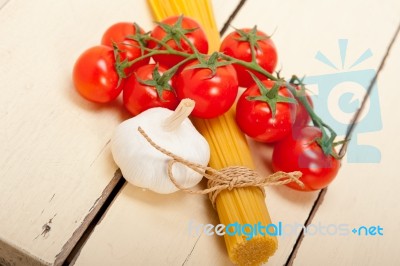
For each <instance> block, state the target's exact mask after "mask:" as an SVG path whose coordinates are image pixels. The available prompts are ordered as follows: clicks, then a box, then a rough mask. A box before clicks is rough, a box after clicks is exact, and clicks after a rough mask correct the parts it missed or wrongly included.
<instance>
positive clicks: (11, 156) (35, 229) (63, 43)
mask: <svg viewBox="0 0 400 266" xmlns="http://www.w3.org/2000/svg"><path fill="white" fill-rule="evenodd" d="M238 3H239V1H237V0H235V1H222V0H214V1H213V4H214V12H215V15H216V19H217V24H218V27H220V28H222V27H223V25H224V23H225V22H226V21H227V19H228V18H229V16H230V15H231V14H232V12H233V10H234V9H235V8H236V6H237V5H238ZM118 21H136V22H138V23H140V25H142V27H144V28H145V29H147V30H149V29H151V27H152V25H153V24H152V18H151V14H150V11H149V9H148V7H147V3H146V2H145V1H144V0H143V1H142V0H140V1H139V0H131V1H127V0H118V1H77V0H72V1H50V0H40V1H31V2H29V1H22V0H8V1H6V0H0V36H1V37H0V81H1V92H2V93H1V97H0V151H1V153H0V265H49V264H56V265H61V264H63V263H66V264H69V263H74V264H75V265H230V262H229V260H228V258H227V255H226V251H225V246H224V243H223V239H222V238H217V237H208V236H203V235H202V236H200V237H192V236H190V235H189V234H188V233H187V226H188V223H189V222H190V221H195V222H196V223H212V224H217V223H218V219H217V215H216V213H215V212H214V211H213V210H212V208H211V205H210V203H209V202H208V200H207V199H206V198H205V197H200V196H192V195H187V194H184V193H180V192H178V193H175V194H173V195H170V196H162V195H155V194H154V193H151V192H146V191H142V190H141V189H138V188H136V187H133V186H131V185H129V184H125V185H123V186H122V184H123V179H121V176H120V174H119V172H118V171H117V166H116V165H115V163H114V162H113V160H112V156H111V153H110V148H109V140H110V137H111V134H112V132H113V129H114V127H115V126H116V125H117V124H118V123H120V122H121V121H123V120H124V119H126V118H128V117H129V115H128V114H127V113H126V112H125V111H122V108H121V103H120V102H116V103H114V104H112V105H111V106H108V107H99V106H98V105H95V104H91V103H88V102H86V101H85V100H83V99H81V97H80V96H78V95H77V93H76V92H75V90H74V89H73V86H72V81H71V70H72V66H73V64H74V61H75V59H76V58H77V56H78V55H79V54H80V53H81V52H82V51H83V50H85V49H86V48H88V47H90V46H93V45H96V44H98V43H99V41H100V38H101V35H102V32H103V31H104V30H105V29H106V28H107V27H108V26H109V25H111V24H112V23H114V22H118ZM399 22H400V2H398V1H394V0H392V1H388V0H383V1H377V0H367V1H344V0H340V1H329V2H328V1H302V2H298V1H294V0H290V1H277V0H275V1H261V0H247V1H246V3H245V4H244V5H243V7H242V8H241V9H240V10H239V12H238V14H237V16H236V17H235V18H234V19H233V21H232V22H231V25H232V26H234V27H252V26H253V25H254V24H257V25H258V28H259V29H262V30H264V31H265V32H267V33H271V32H274V31H275V33H274V35H273V40H274V41H275V43H276V46H277V48H278V53H279V57H280V61H279V66H281V68H282V73H283V74H284V76H289V75H290V74H293V73H296V74H299V75H303V74H306V75H307V76H314V77H316V76H318V77H321V76H324V75H330V74H341V73H342V74H343V73H349V72H351V71H354V70H356V71H361V70H365V69H369V70H371V71H373V72H376V70H377V68H378V66H379V63H380V61H381V60H382V58H383V56H384V55H385V53H386V50H387V47H388V45H389V42H390V41H391V39H392V37H393V35H394V32H395V29H396V27H397V25H398V24H399ZM228 31H230V29H229V30H228ZM339 39H347V40H348V46H347V54H346V55H347V57H346V58H347V60H348V61H347V62H346V63H348V62H354V61H355V60H356V59H357V57H358V56H359V55H361V54H362V53H363V52H364V51H365V50H367V49H370V50H371V51H372V56H371V57H370V58H368V60H365V62H363V63H362V64H361V63H360V64H359V65H358V66H355V67H354V69H349V65H348V64H347V65H346V64H345V65H344V66H345V67H344V68H343V69H342V67H341V61H340V53H339V48H338V40H339ZM398 39H399V38H398ZM318 51H320V52H321V53H324V54H325V55H326V56H327V57H328V58H329V59H330V60H331V61H332V63H333V64H335V65H337V66H339V67H338V69H333V68H330V67H328V66H326V65H323V64H322V63H321V62H320V61H318V60H315V55H316V53H317V52H318ZM399 69H400V40H397V41H396V42H395V44H394V47H393V50H392V52H391V54H390V55H389V57H388V59H387V63H386V65H385V68H384V69H383V70H382V71H381V73H380V76H379V79H378V82H377V88H378V91H377V92H378V95H379V101H378V102H375V103H373V104H374V105H373V106H372V107H373V108H378V109H379V111H380V117H381V120H382V127H381V128H378V129H377V130H370V131H368V130H367V132H365V133H359V134H357V139H356V141H357V142H358V143H360V144H370V145H372V146H374V147H376V148H377V149H379V150H380V154H381V158H380V161H379V162H378V163H350V162H347V158H345V159H344V162H343V165H342V169H341V172H340V174H339V176H338V177H337V178H336V180H335V181H334V182H333V183H332V185H331V186H330V187H329V189H328V190H327V192H326V194H325V196H324V197H318V196H319V192H313V193H300V192H295V191H292V190H290V189H288V188H286V187H279V188H267V199H266V201H267V206H268V209H269V211H270V214H271V217H272V219H273V221H275V222H278V221H282V222H284V223H287V224H300V225H304V224H305V223H306V222H307V223H308V224H313V225H318V224H320V225H325V226H327V225H330V224H334V225H338V224H347V225H349V226H350V227H351V229H352V228H353V227H359V226H363V225H364V226H378V225H379V226H381V227H382V228H383V233H384V234H383V236H356V235H355V234H353V233H350V234H349V235H346V236H339V235H329V236H327V235H321V234H317V235H313V236H311V235H306V236H304V238H303V237H300V238H299V234H298V233H296V234H292V235H291V236H287V237H280V238H279V249H278V251H277V253H276V254H275V255H274V256H273V257H272V258H271V259H270V261H269V263H268V265H283V264H285V263H293V264H294V265H396V264H398V263H399V261H400V253H399V252H397V250H398V248H397V239H398V238H399V237H400V233H399V232H400V222H399V221H400V211H399V208H398V207H397V205H398V204H397V201H398V200H399V199H400V196H398V195H399V194H398V192H397V189H396V188H397V187H399V186H400V179H399V173H398V170H397V165H398V159H397V157H398V156H397V150H398V149H399V148H400V145H398V143H397V141H396V136H397V133H398V130H400V125H399V122H397V121H398V120H397V119H396V118H397V117H396V113H397V109H396V107H397V106H398V103H397V101H398V100H397V98H396V97H400V91H399V90H398V89H397V86H398V84H399V83H400V75H399ZM311 89H312V90H313V91H317V90H318V86H312V87H311ZM329 101H331V98H329ZM329 101H328V103H329ZM333 104H334V103H333ZM396 120H397V121H396ZM371 123H374V121H372V122H371ZM250 144H251V148H252V151H253V154H254V160H255V162H256V164H257V168H258V170H259V171H260V172H262V173H268V172H269V170H268V167H266V166H265V165H264V164H263V160H262V158H263V157H267V156H269V155H270V153H271V149H270V148H269V147H266V146H264V145H260V144H256V143H253V142H251V143H250ZM322 199H323V201H322ZM111 201H112V202H111ZM314 205H317V206H319V208H317V209H315V208H314V209H313V206H314ZM102 206H105V207H103V208H104V209H106V211H105V212H104V210H103V209H101V208H102ZM99 211H100V212H99ZM103 212H104V213H103ZM98 213H102V217H101V219H100V220H99V219H98V218H99V217H96V214H98ZM97 216H98V215H97ZM350 227H349V228H350Z"/></svg>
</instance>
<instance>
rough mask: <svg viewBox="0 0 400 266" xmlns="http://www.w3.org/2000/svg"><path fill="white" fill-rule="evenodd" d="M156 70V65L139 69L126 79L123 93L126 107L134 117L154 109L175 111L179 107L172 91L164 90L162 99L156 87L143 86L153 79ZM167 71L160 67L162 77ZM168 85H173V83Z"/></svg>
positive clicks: (159, 71)
mask: <svg viewBox="0 0 400 266" xmlns="http://www.w3.org/2000/svg"><path fill="white" fill-rule="evenodd" d="M155 68H156V65H155V64H150V65H145V66H142V67H139V68H138V69H137V70H136V71H135V74H134V75H132V76H130V77H128V78H127V79H126V82H125V86H124V92H123V99H124V105H125V107H126V109H128V111H129V112H131V113H132V114H133V115H137V114H140V113H141V112H143V111H145V110H147V109H149V108H153V107H164V108H168V109H171V110H175V108H176V107H177V106H178V103H179V101H178V99H177V97H176V96H175V94H174V92H173V91H172V90H166V89H164V90H162V92H161V96H162V98H160V97H159V95H158V92H157V89H156V87H155V86H151V85H146V84H143V82H146V81H149V80H152V79H153V77H154V76H153V72H154V70H155ZM165 71H166V69H165V68H164V67H161V66H158V73H159V74H160V75H162V74H163V73H164V72H165ZM168 84H169V85H171V81H169V82H168Z"/></svg>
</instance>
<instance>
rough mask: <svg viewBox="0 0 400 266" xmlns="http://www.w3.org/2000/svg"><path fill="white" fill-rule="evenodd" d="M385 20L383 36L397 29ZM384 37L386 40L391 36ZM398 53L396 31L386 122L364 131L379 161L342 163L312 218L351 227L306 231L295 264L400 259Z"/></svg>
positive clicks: (385, 93)
mask: <svg viewBox="0 0 400 266" xmlns="http://www.w3.org/2000/svg"><path fill="white" fill-rule="evenodd" d="M399 7H400V6H399V5H398V4H397V5H394V4H393V6H392V8H393V9H394V10H395V9H396V10H400V9H399ZM389 15H390V13H389ZM397 22H398V23H400V21H397ZM385 23H388V21H381V22H380V24H378V25H379V28H381V29H385V30H384V32H385V36H386V35H389V34H393V30H391V29H393V26H394V25H390V26H389V25H385ZM385 26H387V27H385ZM366 27H368V26H366ZM385 40H386V44H387V43H388V41H389V39H388V38H385ZM381 41H382V40H381ZM399 58H400V37H397V40H396V42H395V46H394V47H393V49H392V51H391V53H390V55H389V57H388V59H387V62H386V64H385V67H384V69H383V71H382V72H381V73H380V76H379V78H378V82H377V88H378V92H379V97H380V103H381V104H380V111H381V115H382V120H383V128H382V130H380V131H378V132H371V133H368V134H364V135H362V136H360V140H361V141H362V142H363V143H373V144H374V146H375V147H377V148H379V150H380V153H381V161H380V162H379V163H370V164H344V165H343V167H342V170H341V171H342V173H341V178H339V179H338V180H336V182H335V183H333V184H332V185H331V186H330V187H329V189H328V191H327V194H326V196H325V199H324V202H323V204H322V205H321V207H320V208H319V210H318V212H317V213H316V215H315V217H314V219H313V221H312V223H313V224H321V225H325V226H327V225H330V224H332V225H333V226H331V227H332V228H331V233H332V234H333V233H334V227H335V226H337V225H339V224H344V225H343V226H344V228H347V229H348V231H347V232H346V233H345V232H344V231H342V232H343V234H344V235H338V234H334V235H328V236H323V235H320V234H319V235H315V236H307V235H306V236H305V237H304V239H303V241H302V245H301V246H300V248H299V250H298V252H297V256H296V257H295V259H294V265H304V264H307V265H318V264H325V263H326V262H327V261H329V262H330V264H332V265H398V263H399V261H400V254H399V252H398V248H397V247H396V246H397V245H396V243H397V240H398V237H399V231H400V224H399V221H400V212H399V208H398V204H397V202H398V199H399V195H398V191H397V190H396V188H397V187H399V186H400V181H399V174H398V169H397V165H398V156H397V155H398V147H399V145H397V144H394V142H395V141H396V139H397V135H398V131H399V129H400V125H399V123H398V119H397V118H396V114H395V112H393V111H394V110H396V107H397V105H398V103H397V99H398V98H399V97H400V92H399V91H398V90H394V89H393V86H394V85H393V84H398V83H399V82H400V77H399V75H398V70H399V68H400V62H399V60H398V59H399ZM371 108H372V107H371ZM395 121H396V122H395ZM361 226H365V227H367V228H370V227H371V226H374V227H377V226H380V227H381V228H382V230H381V233H382V234H383V235H379V232H378V231H377V230H376V232H375V235H374V232H373V231H372V234H370V233H368V235H367V234H366V232H365V229H359V228H360V227H361ZM354 228H355V229H356V230H358V231H355V233H353V232H351V230H353V229H354ZM372 230H374V229H372ZM359 233H360V235H359ZM315 254H318V256H315Z"/></svg>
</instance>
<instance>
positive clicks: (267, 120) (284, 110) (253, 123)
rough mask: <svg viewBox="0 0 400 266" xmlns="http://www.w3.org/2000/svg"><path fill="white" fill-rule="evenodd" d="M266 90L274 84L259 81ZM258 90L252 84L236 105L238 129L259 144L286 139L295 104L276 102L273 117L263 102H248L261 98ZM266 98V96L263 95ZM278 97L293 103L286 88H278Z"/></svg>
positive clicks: (290, 127)
mask: <svg viewBox="0 0 400 266" xmlns="http://www.w3.org/2000/svg"><path fill="white" fill-rule="evenodd" d="M261 82H262V84H263V85H264V86H265V88H266V89H268V90H271V88H272V87H273V86H274V84H275V82H274V81H271V80H264V81H261ZM261 95H262V94H261V91H260V88H259V87H258V86H257V84H254V85H253V86H251V87H250V88H248V89H247V90H245V91H244V93H243V94H242V95H241V96H240V98H239V100H238V103H237V105H236V122H237V124H238V126H239V128H240V129H241V130H242V131H243V132H244V133H245V134H246V135H248V136H249V137H251V138H253V139H255V140H257V141H261V142H267V143H271V142H275V141H279V140H281V139H283V138H284V137H286V136H287V135H288V134H289V133H290V132H291V130H292V126H293V123H294V119H295V112H296V104H295V103H289V102H277V103H276V111H275V116H274V117H273V114H272V110H271V106H270V105H269V104H268V103H267V102H265V101H263V100H250V99H248V97H257V96H261ZM264 96H265V97H267V96H266V95H264ZM278 96H280V97H285V98H289V99H291V100H292V101H294V102H295V99H294V98H293V95H292V94H291V93H290V91H289V90H288V89H287V88H286V87H280V88H279V90H278Z"/></svg>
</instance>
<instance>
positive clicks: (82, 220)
mask: <svg viewBox="0 0 400 266" xmlns="http://www.w3.org/2000/svg"><path fill="white" fill-rule="evenodd" d="M121 20H122V21H124V20H126V21H133V20H137V21H140V22H141V23H142V24H143V26H144V27H146V26H148V25H151V20H150V16H149V12H148V9H147V6H146V4H145V3H144V2H140V3H139V2H137V1H113V2H110V1H96V2H93V1H84V2H82V1H57V2H53V1H48V0H42V1H35V2H29V1H28V2H27V1H20V0H11V1H10V2H8V3H7V5H5V6H4V7H3V8H2V9H1V11H0V35H1V36H3V37H2V41H1V42H0V58H1V59H0V60H1V64H0V80H1V81H2V89H1V90H2V96H1V97H0V121H1V122H0V125H1V130H0V150H1V153H0V258H1V260H0V264H5V265H8V264H12V265H14V264H15V265H28V264H32V265H36V264H53V263H54V262H56V264H59V263H62V261H63V260H64V259H65V258H66V256H67V255H68V254H69V251H70V250H71V248H72V247H73V246H74V245H75V243H76V242H77V240H78V239H79V237H80V235H81V234H82V232H83V231H84V230H85V229H86V227H87V226H88V223H89V222H90V220H91V219H92V218H93V216H94V214H95V213H96V211H97V210H98V208H99V207H100V206H101V204H102V203H103V202H104V200H105V198H106V197H107V195H108V194H109V193H110V190H112V188H113V186H115V183H116V181H117V180H118V178H119V177H120V176H119V175H116V176H115V177H114V173H115V171H116V169H117V166H116V165H115V164H114V162H113V160H112V158H111V153H110V150H109V145H108V143H109V139H110V136H111V133H112V131H113V129H114V127H115V125H116V124H118V123H119V122H120V121H122V120H123V119H125V118H126V117H127V113H126V112H124V111H121V110H122V108H121V104H120V102H119V101H118V102H115V103H114V104H111V105H110V106H107V107H100V106H98V105H95V104H90V103H88V102H86V101H85V100H83V99H81V97H80V96H78V94H77V93H76V92H75V90H74V89H73V86H72V81H71V71H72V67H73V64H74V61H75V59H76V58H77V57H78V55H79V54H80V53H81V52H82V51H83V50H84V49H87V48H88V47H90V46H92V45H96V44H98V43H99V41H100V39H101V34H102V32H103V31H104V30H105V29H106V28H107V27H108V26H109V25H111V24H112V23H114V22H117V21H121ZM113 177H114V178H113Z"/></svg>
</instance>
